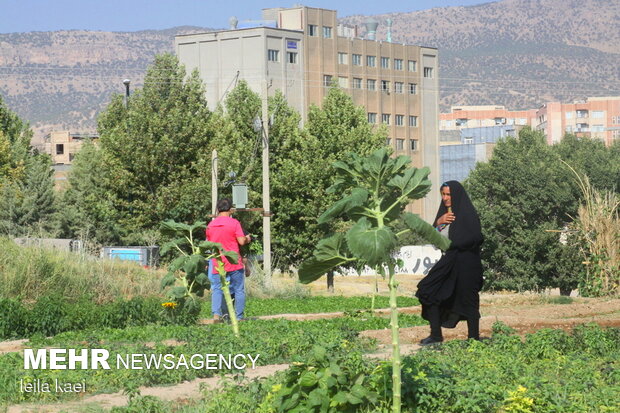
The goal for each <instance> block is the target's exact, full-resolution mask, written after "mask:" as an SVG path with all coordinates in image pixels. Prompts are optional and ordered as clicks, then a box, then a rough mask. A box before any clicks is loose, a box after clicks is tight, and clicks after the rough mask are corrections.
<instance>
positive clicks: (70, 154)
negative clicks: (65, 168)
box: [69, 152, 75, 162]
mask: <svg viewBox="0 0 620 413" xmlns="http://www.w3.org/2000/svg"><path fill="white" fill-rule="evenodd" d="M74 158H75V154H73V153H71V152H69V162H73V159H74Z"/></svg>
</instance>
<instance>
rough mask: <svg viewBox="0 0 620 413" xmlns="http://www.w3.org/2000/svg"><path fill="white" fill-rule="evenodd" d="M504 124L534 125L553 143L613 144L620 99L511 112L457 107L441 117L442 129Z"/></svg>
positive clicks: (619, 134) (619, 125)
mask: <svg viewBox="0 0 620 413" xmlns="http://www.w3.org/2000/svg"><path fill="white" fill-rule="evenodd" d="M500 125H509V126H510V125H515V126H526V125H527V126H531V127H532V128H534V129H538V130H541V131H543V133H544V134H545V136H546V137H547V143H549V144H554V143H557V142H559V141H560V140H562V137H563V136H564V135H565V134H566V133H573V134H575V135H577V136H582V137H589V138H593V139H599V140H601V141H603V142H604V143H605V144H606V145H611V143H612V142H613V141H614V140H617V139H620V96H615V97H589V98H587V99H585V100H581V101H576V102H573V103H560V102H548V103H545V104H544V105H542V106H541V107H540V108H538V109H528V110H523V111H508V110H506V108H504V106H453V107H452V108H451V111H450V113H442V114H441V115H440V121H439V130H440V131H454V130H461V129H463V128H472V127H489V126H500Z"/></svg>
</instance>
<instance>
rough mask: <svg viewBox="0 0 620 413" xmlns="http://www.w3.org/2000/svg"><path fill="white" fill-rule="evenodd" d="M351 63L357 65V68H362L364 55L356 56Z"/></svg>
mask: <svg viewBox="0 0 620 413" xmlns="http://www.w3.org/2000/svg"><path fill="white" fill-rule="evenodd" d="M351 62H352V63H353V64H354V65H355V66H361V65H362V55H361V54H354V55H353V56H352V57H351Z"/></svg>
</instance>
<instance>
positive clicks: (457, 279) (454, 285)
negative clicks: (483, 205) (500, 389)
mask: <svg viewBox="0 0 620 413" xmlns="http://www.w3.org/2000/svg"><path fill="white" fill-rule="evenodd" d="M446 186H448V187H449V188H450V196H451V203H452V204H451V211H452V213H454V217H455V219H454V222H452V223H451V224H450V225H449V228H448V238H449V239H450V241H451V245H450V248H449V249H448V250H447V251H446V252H445V253H444V254H443V255H442V257H441V259H440V260H439V261H438V262H437V263H436V264H435V265H434V266H433V268H431V270H430V271H429V273H428V275H427V276H426V277H424V279H422V281H420V283H419V284H418V291H417V292H416V297H418V299H419V300H420V303H421V304H422V317H423V318H424V319H426V320H428V321H429V322H430V323H431V336H430V337H429V338H428V339H425V340H426V342H424V341H425V340H423V341H422V344H429V343H432V342H440V341H442V340H443V337H442V334H441V327H445V328H454V327H456V325H457V324H458V322H459V321H460V320H467V324H468V336H469V338H474V339H478V338H479V337H478V335H479V331H478V330H479V328H478V324H479V319H480V297H479V295H478V293H479V292H480V289H481V288H482V264H481V261H480V245H481V244H482V241H483V237H482V231H481V228H480V218H479V217H478V213H477V212H476V209H475V208H474V206H473V204H472V203H471V200H470V199H469V196H468V195H467V193H466V192H465V189H464V188H463V186H462V185H461V184H460V183H459V182H457V181H448V182H446V183H444V184H443V185H442V188H444V187H446ZM448 211H449V209H448V207H446V205H445V204H444V202H443V201H442V203H441V204H440V205H439V211H438V212H437V216H436V217H435V222H434V223H433V225H434V226H435V227H438V225H437V220H438V219H439V218H440V217H441V216H443V215H444V214H445V213H446V212H448Z"/></svg>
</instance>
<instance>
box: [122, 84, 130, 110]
mask: <svg viewBox="0 0 620 413" xmlns="http://www.w3.org/2000/svg"><path fill="white" fill-rule="evenodd" d="M130 83H131V81H130V80H129V79H125V80H123V84H124V85H125V98H124V99H123V104H124V105H125V109H127V104H128V103H129V84H130Z"/></svg>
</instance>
